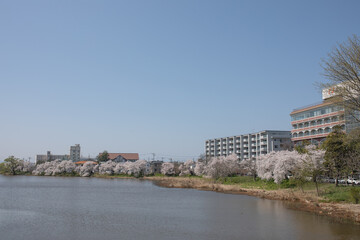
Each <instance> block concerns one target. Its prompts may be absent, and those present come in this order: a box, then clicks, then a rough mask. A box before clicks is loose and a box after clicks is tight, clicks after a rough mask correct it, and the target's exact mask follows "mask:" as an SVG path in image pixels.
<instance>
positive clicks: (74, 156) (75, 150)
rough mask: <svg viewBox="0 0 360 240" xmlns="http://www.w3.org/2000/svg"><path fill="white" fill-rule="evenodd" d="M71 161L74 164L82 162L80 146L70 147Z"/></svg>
mask: <svg viewBox="0 0 360 240" xmlns="http://www.w3.org/2000/svg"><path fill="white" fill-rule="evenodd" d="M70 159H71V160H72V161H73V162H78V161H80V144H75V146H70Z"/></svg>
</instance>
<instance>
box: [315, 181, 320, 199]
mask: <svg viewBox="0 0 360 240" xmlns="http://www.w3.org/2000/svg"><path fill="white" fill-rule="evenodd" d="M315 186H316V193H317V196H318V197H319V196H320V194H319V186H318V182H317V181H316V180H315Z"/></svg>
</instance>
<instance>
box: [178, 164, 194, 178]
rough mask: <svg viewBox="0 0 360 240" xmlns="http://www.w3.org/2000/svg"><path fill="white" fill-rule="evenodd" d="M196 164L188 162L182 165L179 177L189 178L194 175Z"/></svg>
mask: <svg viewBox="0 0 360 240" xmlns="http://www.w3.org/2000/svg"><path fill="white" fill-rule="evenodd" d="M194 168H195V162H194V161H193V160H187V161H186V162H185V163H182V164H181V165H180V166H179V170H180V175H179V176H188V175H193V174H194Z"/></svg>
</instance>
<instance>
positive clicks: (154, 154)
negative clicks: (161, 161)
mask: <svg viewBox="0 0 360 240" xmlns="http://www.w3.org/2000/svg"><path fill="white" fill-rule="evenodd" d="M152 155H153V161H155V153H152Z"/></svg>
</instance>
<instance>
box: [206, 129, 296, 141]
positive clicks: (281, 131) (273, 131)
mask: <svg viewBox="0 0 360 240" xmlns="http://www.w3.org/2000/svg"><path fill="white" fill-rule="evenodd" d="M278 132H280V133H289V134H291V131H290V130H262V131H259V132H253V133H244V134H239V135H234V136H227V137H217V138H210V139H206V141H209V140H214V139H223V138H229V137H239V136H247V135H256V134H262V133H278Z"/></svg>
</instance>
